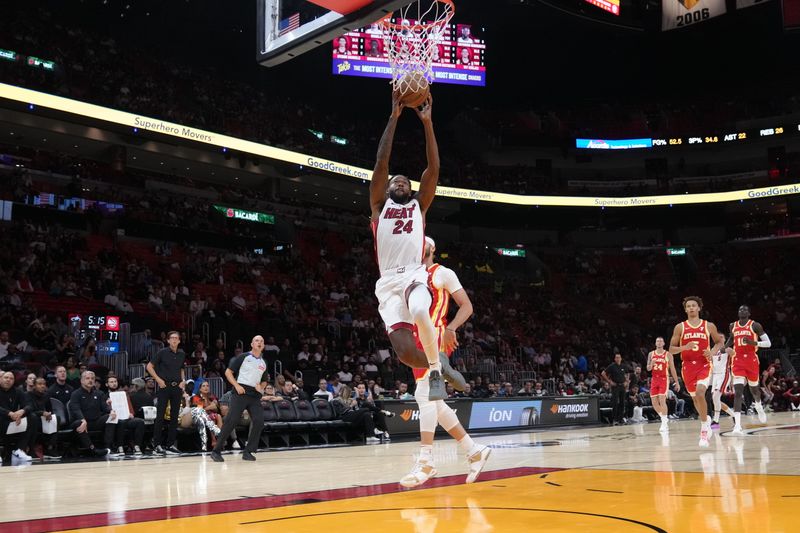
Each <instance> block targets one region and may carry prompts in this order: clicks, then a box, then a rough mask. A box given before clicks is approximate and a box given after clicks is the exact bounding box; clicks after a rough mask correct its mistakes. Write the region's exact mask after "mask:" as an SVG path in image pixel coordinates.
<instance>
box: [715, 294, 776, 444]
mask: <svg viewBox="0 0 800 533" xmlns="http://www.w3.org/2000/svg"><path fill="white" fill-rule="evenodd" d="M730 332H731V335H730V338H729V339H728V343H727V345H726V346H728V348H729V349H730V348H732V351H729V352H728V353H730V354H731V358H732V361H731V373H732V374H733V391H734V394H735V396H734V399H733V418H734V425H733V433H734V434H739V435H741V434H742V400H743V399H744V382H745V381H747V385H748V386H749V387H750V392H751V393H752V395H753V399H754V400H755V408H756V412H757V413H758V420H759V422H761V423H762V424H763V423H764V422H766V421H767V413H765V412H764V406H763V405H761V389H759V388H758V377H759V367H758V349H759V348H769V347H770V346H772V341H771V340H769V336H768V335H767V334H766V333H765V332H764V328H763V327H762V326H761V324H759V323H758V322H755V321H753V320H751V319H750V307H748V306H746V305H742V306H741V307H739V320H737V321H736V322H733V323H731V325H730Z"/></svg>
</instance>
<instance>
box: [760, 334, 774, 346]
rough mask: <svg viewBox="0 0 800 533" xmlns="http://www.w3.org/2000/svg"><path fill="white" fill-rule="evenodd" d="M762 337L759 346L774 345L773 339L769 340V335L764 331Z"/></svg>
mask: <svg viewBox="0 0 800 533" xmlns="http://www.w3.org/2000/svg"><path fill="white" fill-rule="evenodd" d="M760 338H761V340H760V341H758V347H759V348H769V347H770V346H772V341H771V340H769V335H767V334H766V333H764V334H763V335H761V337H760Z"/></svg>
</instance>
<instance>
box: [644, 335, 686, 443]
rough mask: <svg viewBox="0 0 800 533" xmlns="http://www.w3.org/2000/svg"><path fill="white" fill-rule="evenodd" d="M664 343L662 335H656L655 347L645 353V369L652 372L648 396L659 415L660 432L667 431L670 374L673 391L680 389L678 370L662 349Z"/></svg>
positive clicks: (671, 358) (666, 352)
mask: <svg viewBox="0 0 800 533" xmlns="http://www.w3.org/2000/svg"><path fill="white" fill-rule="evenodd" d="M664 344H665V343H664V337H656V349H655V350H653V351H652V352H650V353H649V354H647V371H648V372H651V373H652V374H651V377H650V398H651V400H652V403H653V409H655V410H656V413H658V416H660V417H661V427H660V428H659V429H658V430H659V431H660V432H661V433H667V432H668V431H669V426H668V422H667V420H668V415H669V409H668V408H667V388H668V386H669V376H670V375H672V380H673V382H674V383H673V384H672V387H673V388H674V389H675V392H678V391H679V390H681V385H680V383H678V372H677V371H676V370H675V362H674V361H673V357H672V354H671V353H669V351H667V350H665V349H664Z"/></svg>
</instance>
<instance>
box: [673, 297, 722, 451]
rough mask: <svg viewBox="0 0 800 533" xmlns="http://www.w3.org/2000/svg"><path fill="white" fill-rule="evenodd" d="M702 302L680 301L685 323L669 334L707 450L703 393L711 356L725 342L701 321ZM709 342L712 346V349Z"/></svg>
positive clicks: (708, 423)
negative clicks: (695, 410) (679, 359)
mask: <svg viewBox="0 0 800 533" xmlns="http://www.w3.org/2000/svg"><path fill="white" fill-rule="evenodd" d="M702 308H703V300H702V299H701V298H700V297H698V296H687V297H686V298H684V299H683V310H684V311H686V320H684V321H683V322H681V323H680V324H677V325H676V326H675V329H674V330H673V332H672V340H671V341H670V343H669V344H670V346H669V352H670V353H672V354H681V374H682V376H683V384H684V385H685V386H686V390H687V391H688V392H689V395H690V396H691V397H692V401H693V402H694V407H695V409H697V414H698V416H699V418H700V443H699V444H700V446H702V447H704V448H705V447H707V446H708V440H709V438H711V417H709V416H708V404H707V403H706V389H707V388H708V386H709V385H710V383H711V355H712V354H715V353H717V351H718V350H719V349H720V348H722V346H723V345H724V343H725V339H724V338H723V336H722V335H720V334H719V332H718V331H717V326H715V325H714V324H713V322H709V321H707V320H703V319H701V318H700V310H701V309H702ZM711 341H713V342H714V346H713V348H712V347H711Z"/></svg>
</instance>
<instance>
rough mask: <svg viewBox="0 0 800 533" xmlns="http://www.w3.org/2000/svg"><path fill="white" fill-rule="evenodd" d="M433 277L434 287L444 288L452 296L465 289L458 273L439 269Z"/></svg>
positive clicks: (445, 268) (447, 269) (444, 268)
mask: <svg viewBox="0 0 800 533" xmlns="http://www.w3.org/2000/svg"><path fill="white" fill-rule="evenodd" d="M433 277H434V278H435V279H434V280H433V285H434V287H442V288H444V290H446V291H447V292H448V293H450V294H453V293H454V292H456V291H459V290H461V289H463V287H462V286H461V281H459V279H458V276H457V275H456V273H455V272H453V271H452V270H450V269H449V268H447V267H441V268H438V269H437V270H436V273H435V274H434V276H433Z"/></svg>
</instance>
